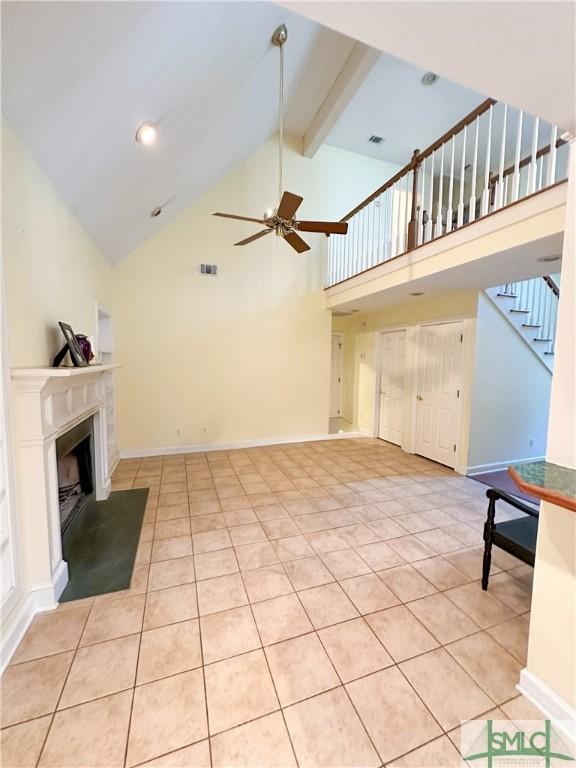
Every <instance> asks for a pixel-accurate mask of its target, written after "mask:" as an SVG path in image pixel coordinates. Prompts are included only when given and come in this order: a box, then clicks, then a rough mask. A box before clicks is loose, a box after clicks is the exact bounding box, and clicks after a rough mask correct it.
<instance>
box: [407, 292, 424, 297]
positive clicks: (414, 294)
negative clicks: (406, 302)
mask: <svg viewBox="0 0 576 768" xmlns="http://www.w3.org/2000/svg"><path fill="white" fill-rule="evenodd" d="M410 296H424V291H414V293H411V294H410Z"/></svg>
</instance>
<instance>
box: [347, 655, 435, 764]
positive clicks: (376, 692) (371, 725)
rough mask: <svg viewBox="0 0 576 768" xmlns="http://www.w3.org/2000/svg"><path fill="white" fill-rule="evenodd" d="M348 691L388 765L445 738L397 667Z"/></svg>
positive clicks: (376, 675) (369, 677) (370, 676)
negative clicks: (434, 740)
mask: <svg viewBox="0 0 576 768" xmlns="http://www.w3.org/2000/svg"><path fill="white" fill-rule="evenodd" d="M346 688H347V690H348V693H349V694H350V698H351V699H352V702H353V704H354V706H355V708H356V711H357V712H358V714H359V715H360V718H361V719H362V722H363V723H364V725H365V726H366V729H367V730H368V733H369V734H370V737H371V739H372V741H373V742H374V744H375V746H376V748H377V750H378V752H379V754H380V757H381V758H382V761H383V762H384V763H387V762H389V761H391V760H393V759H394V758H395V757H398V756H399V755H402V754H404V753H406V752H407V751H410V750H412V749H415V748H417V747H419V746H421V745H422V744H424V743H425V742H427V741H430V740H431V739H433V738H435V737H437V736H440V735H441V734H442V730H441V728H440V727H439V725H438V723H437V722H436V721H435V720H434V718H433V717H432V716H431V714H430V713H429V712H428V710H427V709H426V707H425V706H424V704H423V703H422V702H421V701H420V699H419V698H418V696H417V695H416V694H415V693H414V691H413V689H412V688H411V687H410V685H409V684H408V683H407V682H406V680H405V679H404V677H403V676H402V675H401V674H400V672H399V671H398V668H397V667H390V668H389V669H385V670H382V671H381V672H376V673H375V674H373V675H369V676H368V677H363V678H362V679H361V680H356V681H354V682H353V683H348V685H347V686H346ZM406 723H409V724H410V726H409V727H406Z"/></svg>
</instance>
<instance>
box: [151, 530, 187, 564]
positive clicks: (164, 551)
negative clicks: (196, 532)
mask: <svg viewBox="0 0 576 768" xmlns="http://www.w3.org/2000/svg"><path fill="white" fill-rule="evenodd" d="M191 554H192V537H191V536H174V537H172V538H170V539H160V540H157V541H154V543H153V545H152V562H153V563H157V562H159V561H160V560H171V559H172V558H174V557H186V556H187V555H191Z"/></svg>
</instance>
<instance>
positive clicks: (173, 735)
mask: <svg viewBox="0 0 576 768" xmlns="http://www.w3.org/2000/svg"><path fill="white" fill-rule="evenodd" d="M207 735H208V726H207V723H206V703H205V698H204V682H203V677H202V670H201V669H194V670H192V671H191V672H184V673H183V674H180V675H174V676H173V677H166V678H164V679H163V680H156V681H155V682H153V683H147V684H146V685H142V686H139V687H137V688H136V690H135V692H134V705H133V709H132V720H131V725H130V736H129V738H128V754H127V759H126V764H127V765H129V766H132V765H136V764H137V763H141V762H144V761H145V760H151V759H152V758H154V757H158V756H159V755H162V754H165V753H166V752H170V751H172V750H175V749H180V748H181V747H184V746H187V745H189V744H192V743H193V742H195V741H199V740H200V739H204V738H206V736H207Z"/></svg>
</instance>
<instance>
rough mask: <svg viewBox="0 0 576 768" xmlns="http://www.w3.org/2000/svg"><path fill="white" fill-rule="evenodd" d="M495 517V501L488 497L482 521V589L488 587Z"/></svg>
mask: <svg viewBox="0 0 576 768" xmlns="http://www.w3.org/2000/svg"><path fill="white" fill-rule="evenodd" d="M495 517H496V502H495V501H494V499H490V503H489V505H488V516H487V518H486V522H485V523H484V558H483V561H482V589H483V590H484V591H486V590H487V589H488V579H489V578H490V563H491V561H492V532H493V530H494V519H495Z"/></svg>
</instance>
